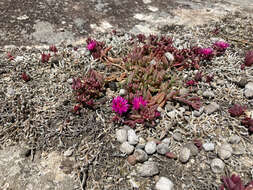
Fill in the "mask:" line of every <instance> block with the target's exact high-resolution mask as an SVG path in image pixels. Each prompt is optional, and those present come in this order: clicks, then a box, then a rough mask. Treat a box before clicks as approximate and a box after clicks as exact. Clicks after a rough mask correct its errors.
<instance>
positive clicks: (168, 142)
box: [162, 138, 170, 146]
mask: <svg viewBox="0 0 253 190" xmlns="http://www.w3.org/2000/svg"><path fill="white" fill-rule="evenodd" d="M162 143H165V144H168V146H169V145H170V138H165V139H163V140H162Z"/></svg>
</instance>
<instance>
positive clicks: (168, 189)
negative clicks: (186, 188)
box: [155, 177, 174, 190]
mask: <svg viewBox="0 0 253 190" xmlns="http://www.w3.org/2000/svg"><path fill="white" fill-rule="evenodd" d="M155 188H156V190H173V189H174V184H173V183H172V181H171V180H169V179H168V178H166V177H160V179H159V180H158V182H157V183H156V185H155Z"/></svg>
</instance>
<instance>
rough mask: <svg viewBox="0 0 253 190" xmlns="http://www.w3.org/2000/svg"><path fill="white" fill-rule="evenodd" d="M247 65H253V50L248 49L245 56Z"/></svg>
mask: <svg viewBox="0 0 253 190" xmlns="http://www.w3.org/2000/svg"><path fill="white" fill-rule="evenodd" d="M245 65H246V66H248V67H250V66H251V65H253V50H251V51H248V52H247V53H246V56H245Z"/></svg>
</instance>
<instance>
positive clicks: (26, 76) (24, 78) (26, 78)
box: [21, 72, 31, 82]
mask: <svg viewBox="0 0 253 190" xmlns="http://www.w3.org/2000/svg"><path fill="white" fill-rule="evenodd" d="M21 78H22V79H23V80H24V81H25V82H28V81H29V80H30V79H31V78H30V76H29V75H27V74H26V73H25V72H23V73H22V75H21Z"/></svg>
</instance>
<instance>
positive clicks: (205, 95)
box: [203, 90, 215, 98]
mask: <svg viewBox="0 0 253 190" xmlns="http://www.w3.org/2000/svg"><path fill="white" fill-rule="evenodd" d="M203 96H204V97H205V98H213V97H214V96H215V95H214V93H213V92H212V91H210V90H206V91H205V92H203Z"/></svg>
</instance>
